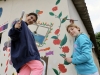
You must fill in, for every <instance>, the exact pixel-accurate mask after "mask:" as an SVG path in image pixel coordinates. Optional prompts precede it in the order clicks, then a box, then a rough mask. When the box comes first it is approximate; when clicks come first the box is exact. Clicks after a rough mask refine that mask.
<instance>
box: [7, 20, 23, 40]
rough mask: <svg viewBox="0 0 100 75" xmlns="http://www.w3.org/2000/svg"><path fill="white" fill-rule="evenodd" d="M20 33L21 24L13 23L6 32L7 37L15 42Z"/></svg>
mask: <svg viewBox="0 0 100 75" xmlns="http://www.w3.org/2000/svg"><path fill="white" fill-rule="evenodd" d="M20 32H21V23H19V22H15V23H14V24H13V26H12V28H11V29H10V30H9V32H8V36H9V37H10V38H11V39H12V40H13V41H15V40H17V39H18V38H19V34H20Z"/></svg>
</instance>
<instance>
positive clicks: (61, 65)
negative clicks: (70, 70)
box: [58, 64, 67, 73]
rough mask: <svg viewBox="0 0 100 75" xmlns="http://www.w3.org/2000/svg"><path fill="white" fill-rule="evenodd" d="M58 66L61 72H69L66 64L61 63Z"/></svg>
mask: <svg viewBox="0 0 100 75" xmlns="http://www.w3.org/2000/svg"><path fill="white" fill-rule="evenodd" d="M58 68H59V70H60V72H61V73H65V72H67V69H66V68H65V66H64V64H59V65H58Z"/></svg>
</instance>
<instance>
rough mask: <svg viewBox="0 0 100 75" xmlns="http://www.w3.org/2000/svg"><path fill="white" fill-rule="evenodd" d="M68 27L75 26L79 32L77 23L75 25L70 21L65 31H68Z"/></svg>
mask: <svg viewBox="0 0 100 75" xmlns="http://www.w3.org/2000/svg"><path fill="white" fill-rule="evenodd" d="M69 27H75V28H77V29H79V32H80V28H79V27H78V26H77V25H75V24H74V23H71V24H69V25H68V26H67V27H66V30H67V32H68V28H69Z"/></svg>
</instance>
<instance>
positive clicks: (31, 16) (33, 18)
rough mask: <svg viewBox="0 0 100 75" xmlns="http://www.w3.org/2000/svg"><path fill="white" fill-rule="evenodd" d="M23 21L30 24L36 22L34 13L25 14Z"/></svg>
mask: <svg viewBox="0 0 100 75" xmlns="http://www.w3.org/2000/svg"><path fill="white" fill-rule="evenodd" d="M25 22H27V24H28V25H31V24H33V23H35V22H36V17H35V16H34V15H30V16H28V15H27V16H26V20H25Z"/></svg>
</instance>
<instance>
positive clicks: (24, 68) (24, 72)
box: [18, 64, 31, 75]
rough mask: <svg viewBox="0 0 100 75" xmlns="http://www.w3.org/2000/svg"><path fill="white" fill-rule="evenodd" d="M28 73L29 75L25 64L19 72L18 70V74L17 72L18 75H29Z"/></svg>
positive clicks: (29, 70)
mask: <svg viewBox="0 0 100 75" xmlns="http://www.w3.org/2000/svg"><path fill="white" fill-rule="evenodd" d="M30 73H31V69H30V68H29V67H28V65H27V64H25V65H24V66H23V67H22V68H21V70H20V72H19V74H18V75H30Z"/></svg>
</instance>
